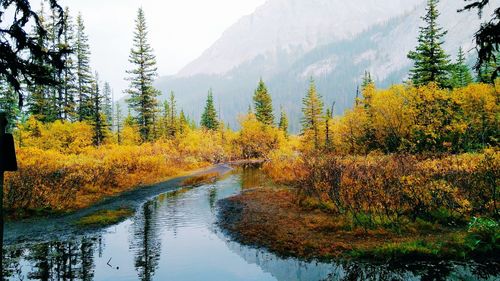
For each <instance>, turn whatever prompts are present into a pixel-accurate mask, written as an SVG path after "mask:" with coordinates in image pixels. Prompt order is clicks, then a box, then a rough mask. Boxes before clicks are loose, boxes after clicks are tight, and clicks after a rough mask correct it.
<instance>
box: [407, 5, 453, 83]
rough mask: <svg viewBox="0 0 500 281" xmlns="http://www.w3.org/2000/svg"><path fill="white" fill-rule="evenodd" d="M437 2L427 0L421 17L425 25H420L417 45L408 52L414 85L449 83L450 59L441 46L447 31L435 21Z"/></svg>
mask: <svg viewBox="0 0 500 281" xmlns="http://www.w3.org/2000/svg"><path fill="white" fill-rule="evenodd" d="M437 3H438V0H428V1H427V8H426V11H427V13H426V15H425V16H424V17H422V19H423V20H424V21H425V26H423V27H420V32H419V35H418V46H417V47H416V49H415V50H414V51H410V52H409V53H408V58H409V59H411V60H413V63H414V65H413V68H412V69H411V70H410V79H411V80H412V81H413V84H414V85H416V86H421V85H426V84H428V83H430V82H435V83H437V84H438V85H439V86H440V87H448V86H449V85H450V81H449V72H450V60H449V57H448V55H447V54H446V53H445V51H444V49H443V47H442V45H443V43H444V41H443V37H444V36H445V35H446V33H447V31H443V29H442V28H441V27H439V25H438V23H437V20H438V17H439V11H438V9H437Z"/></svg>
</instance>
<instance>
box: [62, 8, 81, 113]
mask: <svg viewBox="0 0 500 281" xmlns="http://www.w3.org/2000/svg"><path fill="white" fill-rule="evenodd" d="M63 24H64V27H65V28H64V29H63V33H62V38H61V44H62V46H63V48H67V49H69V50H71V51H72V52H71V53H65V54H64V55H63V60H64V64H65V65H64V68H63V70H62V74H61V80H62V81H61V88H62V99H63V101H62V118H63V119H65V120H74V119H75V118H76V117H77V114H76V103H75V95H76V81H77V79H76V65H75V62H76V59H75V52H76V48H75V32H74V23H73V19H72V18H71V16H70V11H69V8H68V7H66V8H65V11H64V18H63Z"/></svg>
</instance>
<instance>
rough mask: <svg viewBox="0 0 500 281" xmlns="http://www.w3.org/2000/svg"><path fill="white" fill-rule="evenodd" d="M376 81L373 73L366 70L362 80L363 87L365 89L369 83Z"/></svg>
mask: <svg viewBox="0 0 500 281" xmlns="http://www.w3.org/2000/svg"><path fill="white" fill-rule="evenodd" d="M374 83H375V82H374V81H373V79H372V74H371V73H370V72H369V71H367V70H365V75H364V76H363V81H362V82H361V89H362V90H364V89H365V88H366V87H368V86H369V85H372V84H374Z"/></svg>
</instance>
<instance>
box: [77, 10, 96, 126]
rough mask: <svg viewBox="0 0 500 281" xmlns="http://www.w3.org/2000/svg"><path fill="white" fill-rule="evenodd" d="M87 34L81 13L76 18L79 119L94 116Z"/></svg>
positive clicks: (92, 82)
mask: <svg viewBox="0 0 500 281" xmlns="http://www.w3.org/2000/svg"><path fill="white" fill-rule="evenodd" d="M88 40H89V39H88V37H87V35H86V34H85V25H84V23H83V18H82V15H81V14H78V17H77V18H76V43H75V52H76V95H77V98H78V105H77V115H78V121H83V120H88V119H91V118H92V111H91V108H92V102H91V101H90V96H91V95H92V85H93V84H94V81H92V71H91V69H90V47H89V43H88Z"/></svg>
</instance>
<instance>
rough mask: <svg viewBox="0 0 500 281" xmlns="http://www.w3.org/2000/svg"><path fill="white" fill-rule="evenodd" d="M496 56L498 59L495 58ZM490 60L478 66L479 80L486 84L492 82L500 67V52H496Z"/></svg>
mask: <svg viewBox="0 0 500 281" xmlns="http://www.w3.org/2000/svg"><path fill="white" fill-rule="evenodd" d="M495 58H496V59H495ZM495 58H492V59H491V60H490V61H489V62H483V63H482V64H481V66H480V67H479V68H478V72H477V81H478V82H481V83H486V84H492V83H493V82H494V81H493V77H494V76H495V71H497V69H498V68H499V67H500V52H499V53H497V54H496V56H495Z"/></svg>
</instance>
